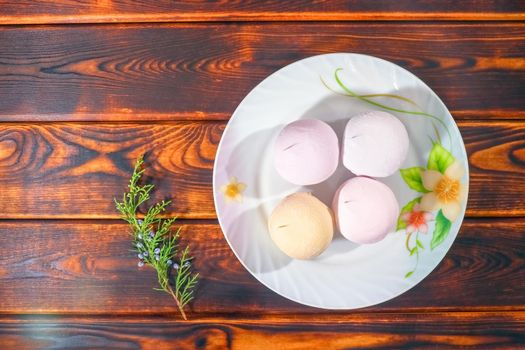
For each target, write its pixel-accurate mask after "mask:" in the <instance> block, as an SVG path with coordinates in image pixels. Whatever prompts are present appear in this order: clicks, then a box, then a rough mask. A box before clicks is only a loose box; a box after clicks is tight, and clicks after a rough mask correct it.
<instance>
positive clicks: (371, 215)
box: [332, 177, 399, 244]
mask: <svg viewBox="0 0 525 350" xmlns="http://www.w3.org/2000/svg"><path fill="white" fill-rule="evenodd" d="M332 209H333V211H334V215H335V217H336V220H337V227H338V229H339V231H340V232H341V234H342V235H343V236H345V237H346V238H347V239H348V240H350V241H352V242H355V243H359V244H366V243H375V242H378V241H380V240H382V239H383V238H385V236H386V235H387V234H388V233H389V232H391V231H393V230H394V228H395V225H396V222H397V218H398V216H399V205H398V203H397V200H396V197H395V195H394V193H393V192H392V190H390V188H388V186H386V185H385V184H383V183H382V182H379V181H377V180H374V179H371V178H368V177H354V178H352V179H350V180H348V181H346V182H345V183H343V184H342V185H341V187H339V189H338V190H337V192H336V194H335V196H334V200H333V203H332Z"/></svg>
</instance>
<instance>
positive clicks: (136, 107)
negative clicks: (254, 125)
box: [0, 23, 525, 121]
mask: <svg viewBox="0 0 525 350" xmlns="http://www.w3.org/2000/svg"><path fill="white" fill-rule="evenodd" d="M524 38H525V23H493V24H491V23H481V24H478V23H476V24H470V25H466V24H454V23H443V24H421V23H411V24H403V23H399V24H377V23H361V24H359V23H346V24H334V23H322V24H319V23H307V24H304V23H299V24H297V23H278V24H275V23H272V24H208V25H203V24H169V25H159V24H157V25H115V26H106V25H89V26H41V27H33V26H30V27H3V28H2V27H0V47H1V48H2V50H0V101H2V103H1V104H0V119H1V120H3V121H35V120H43V121H57V120H62V121H72V120H76V121H91V120H100V121H102V120H103V121H110V120H113V121H116V120H118V121H131V120H141V121H144V120H180V119H191V120H196V119H206V120H227V119H228V118H229V117H230V115H231V114H232V113H233V111H234V110H235V108H236V106H237V105H238V103H239V102H240V101H241V100H242V98H243V97H244V96H245V95H246V94H247V93H248V92H249V91H250V90H251V89H252V88H253V87H254V86H255V85H256V84H258V83H259V82H260V81H261V80H262V79H264V78H265V77H266V76H268V75H269V74H271V73H273V72H274V71H276V70H277V69H279V68H281V67H283V66H285V65H287V64H289V63H292V62H294V61H296V60H299V59H302V58H305V57H308V56H311V55H316V54H323V53H331V52H356V53H365V54H370V55H375V56H378V57H381V58H384V59H387V60H390V61H392V62H395V63H397V64H399V65H400V66H402V67H405V68H407V69H409V70H410V71H412V72H413V73H415V74H416V75H418V76H419V77H420V78H422V79H423V80H424V81H425V82H426V83H427V84H428V85H429V86H430V87H431V88H432V89H434V90H435V92H436V93H437V94H438V95H439V96H440V97H441V98H442V99H443V100H444V102H445V103H446V104H447V106H448V107H449V109H450V110H451V112H452V114H453V115H454V116H455V117H456V118H458V119H471V120H479V119H490V118H496V119H497V118H502V119H511V118H513V119H524V118H525V89H523V86H524V85H525V74H524V71H525V58H524V57H525V54H524V52H525V40H524ZM502 82H504V83H502ZM378 92H383V91H378Z"/></svg>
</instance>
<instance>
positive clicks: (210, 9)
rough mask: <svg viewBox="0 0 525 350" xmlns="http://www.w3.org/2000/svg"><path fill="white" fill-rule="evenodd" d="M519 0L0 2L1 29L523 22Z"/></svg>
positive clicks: (6, 0)
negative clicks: (13, 26)
mask: <svg viewBox="0 0 525 350" xmlns="http://www.w3.org/2000/svg"><path fill="white" fill-rule="evenodd" d="M524 12H525V5H524V4H523V2H522V1H519V0H510V1H509V0H506V1H503V0H483V1H475V0H463V1H459V2H458V1H454V0H440V1H433V0H423V1H417V2H415V1H411V0H374V1H366V0H346V1H345V0H336V1H327V0H323V1H297V0H296V1H286V2H281V1H273V0H264V1H254V0H252V1H235V2H233V1H228V2H221V1H219V2H207V3H206V4H203V3H199V2H195V1H169V0H158V1H154V2H151V1H145V0H142V1H131V0H119V1H116V0H113V1H112V0H109V1H95V0H90V1H81V2H80V1H68V0H61V1H47V0H36V1H31V0H17V1H15V0H3V1H2V2H0V23H2V24H49V23H115V22H192V21H312V20H313V21H363V20H364V21H367V20H382V21H388V20H396V21H397V20H522V19H524V18H525V14H524Z"/></svg>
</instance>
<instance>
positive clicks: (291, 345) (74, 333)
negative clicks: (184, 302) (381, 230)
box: [0, 312, 525, 350]
mask: <svg viewBox="0 0 525 350" xmlns="http://www.w3.org/2000/svg"><path fill="white" fill-rule="evenodd" d="M524 334H525V313H523V312H506V313H465V312H463V313H433V314H367V315H361V314H355V313H347V315H346V316H345V321H344V322H331V321H330V320H329V319H323V318H317V317H301V318H290V319H277V320H276V319H273V318H272V319H269V320H264V319H263V320H257V321H255V322H253V321H245V320H232V319H220V318H214V319H207V320H204V321H201V320H197V321H190V322H177V321H175V320H173V319H172V318H118V319H115V318H96V319H93V318H85V317H84V318H82V317H63V318H61V317H56V316H47V317H24V318H2V319H0V341H1V342H2V343H3V344H4V345H5V346H7V347H9V348H13V349H14V348H16V349H18V350H26V349H35V348H38V349H53V350H61V349H68V350H69V349H72V348H78V347H82V348H85V347H86V346H90V348H106V349H107V348H111V349H145V350H147V349H155V350H164V349H170V350H171V349H233V350H237V349H238V350H246V349H250V350H256V349H282V350H289V349H290V350H291V349H297V350H302V349H334V350H335V349H356V348H359V349H408V348H410V349H412V348H418V349H421V348H439V349H450V348H458V347H463V348H472V349H517V348H519V347H520V346H522V345H523V343H524V342H525V336H524Z"/></svg>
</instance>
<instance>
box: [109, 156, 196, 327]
mask: <svg viewBox="0 0 525 350" xmlns="http://www.w3.org/2000/svg"><path fill="white" fill-rule="evenodd" d="M143 164H144V160H143V157H142V156H141V157H139V159H137V162H136V164H135V169H134V171H133V175H132V176H131V180H130V182H129V185H128V188H129V192H127V193H124V195H123V197H122V201H121V202H119V201H117V200H116V199H115V205H116V207H117V210H118V211H119V212H120V213H121V214H122V219H123V220H125V221H126V222H127V223H129V225H130V226H131V229H132V236H133V247H134V248H135V250H136V252H137V254H138V256H139V259H140V261H139V266H142V265H144V264H145V265H149V266H152V267H153V268H154V269H155V270H156V271H157V277H158V280H159V286H160V289H158V290H161V291H164V292H166V293H169V294H170V295H171V296H172V297H173V298H174V299H175V302H176V303H177V306H178V308H179V310H180V313H181V315H182V317H183V318H184V319H185V320H186V319H187V318H186V314H185V312H184V307H185V306H186V305H187V304H188V303H189V302H190V301H191V300H192V299H193V293H194V291H195V287H196V285H197V281H198V278H199V274H198V273H193V272H192V269H191V260H192V259H193V258H192V257H191V256H190V251H189V248H188V247H186V248H184V249H183V250H182V251H181V252H179V249H178V248H179V245H178V243H179V242H178V239H179V233H180V228H179V230H177V232H176V233H175V234H173V235H172V234H171V226H172V225H173V223H174V222H175V218H173V219H161V218H160V217H159V216H160V214H162V213H163V212H164V211H165V210H166V207H167V206H168V205H169V204H170V203H171V201H162V202H160V203H157V204H155V205H153V206H152V207H149V209H148V211H147V212H146V214H145V215H144V218H143V219H139V218H137V211H138V209H139V207H140V206H141V205H142V204H144V203H145V202H147V201H148V200H149V199H150V193H151V191H152V190H153V188H154V185H151V184H147V185H142V186H141V185H140V184H139V182H140V179H141V177H142V174H143V173H144V169H143ZM177 256H180V259H179V261H177V260H176V257H177Z"/></svg>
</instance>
